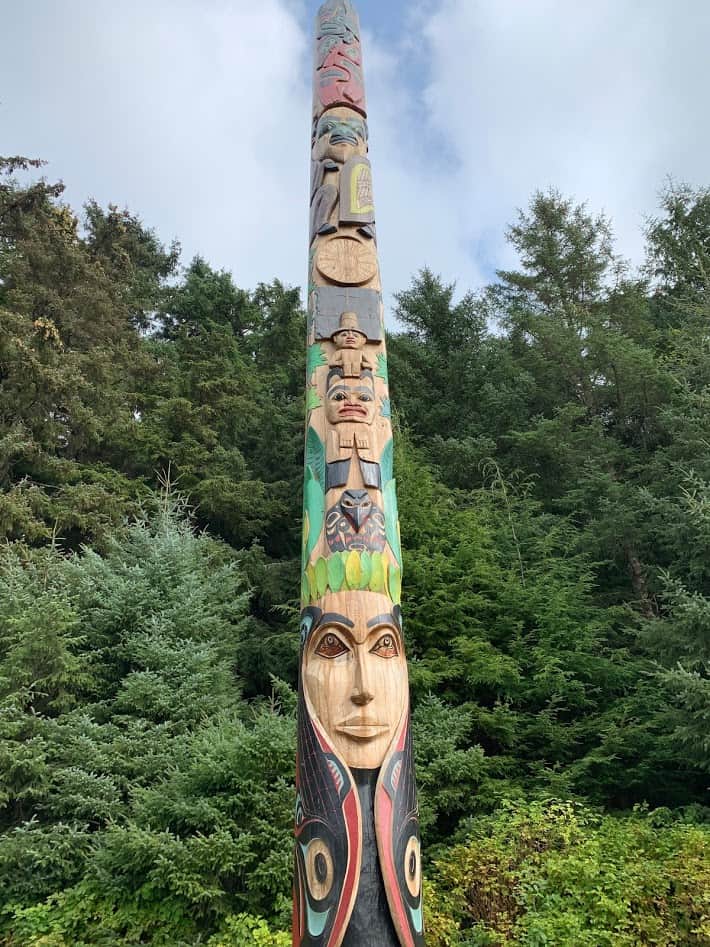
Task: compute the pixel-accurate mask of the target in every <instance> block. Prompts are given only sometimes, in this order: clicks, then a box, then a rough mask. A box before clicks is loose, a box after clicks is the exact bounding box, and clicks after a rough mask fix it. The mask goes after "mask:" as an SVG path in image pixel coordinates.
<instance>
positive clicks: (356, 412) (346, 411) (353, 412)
mask: <svg viewBox="0 0 710 947" xmlns="http://www.w3.org/2000/svg"><path fill="white" fill-rule="evenodd" d="M340 417H341V418H351V417H360V418H366V417H367V411H366V410H365V408H359V407H358V406H357V405H351V406H350V407H348V408H341V409H340Z"/></svg>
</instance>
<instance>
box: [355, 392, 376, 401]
mask: <svg viewBox="0 0 710 947" xmlns="http://www.w3.org/2000/svg"><path fill="white" fill-rule="evenodd" d="M358 397H359V398H360V401H372V400H373V398H372V395H371V394H370V392H369V391H361V392H360V394H359V396H358Z"/></svg>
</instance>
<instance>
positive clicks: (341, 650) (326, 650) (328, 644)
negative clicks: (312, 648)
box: [316, 631, 350, 658]
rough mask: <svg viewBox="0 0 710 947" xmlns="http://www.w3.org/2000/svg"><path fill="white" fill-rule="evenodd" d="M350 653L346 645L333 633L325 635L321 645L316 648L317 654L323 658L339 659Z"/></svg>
mask: <svg viewBox="0 0 710 947" xmlns="http://www.w3.org/2000/svg"><path fill="white" fill-rule="evenodd" d="M349 651H350V649H349V648H348V646H347V645H346V644H343V642H342V641H341V640H340V638H338V636H337V635H335V634H333V632H332V631H331V632H328V634H327V635H323V637H322V638H321V641H320V644H319V645H318V647H317V648H316V654H319V655H320V656H321V657H322V658H339V657H340V655H341V654H347V653H348V652H349Z"/></svg>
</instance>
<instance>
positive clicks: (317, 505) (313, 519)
mask: <svg viewBox="0 0 710 947" xmlns="http://www.w3.org/2000/svg"><path fill="white" fill-rule="evenodd" d="M303 505H304V508H305V513H306V516H307V517H308V534H307V536H305V544H304V549H303V561H304V563H307V562H308V560H309V558H310V556H311V553H312V552H313V550H314V549H315V548H316V544H317V543H318V538H319V536H320V534H321V531H322V529H323V520H324V518H325V494H324V493H323V487H322V486H321V484H320V481H319V480H318V478H317V477H316V476H315V474H314V473H313V468H312V467H306V482H305V484H304V487H303Z"/></svg>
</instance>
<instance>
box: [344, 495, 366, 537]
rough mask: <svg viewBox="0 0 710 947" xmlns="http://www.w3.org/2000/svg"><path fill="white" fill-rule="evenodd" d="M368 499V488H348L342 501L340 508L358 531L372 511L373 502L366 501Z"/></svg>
mask: <svg viewBox="0 0 710 947" xmlns="http://www.w3.org/2000/svg"><path fill="white" fill-rule="evenodd" d="M368 499H369V497H368V494H367V490H348V491H347V492H346V493H345V496H344V497H343V500H342V501H341V503H340V509H341V510H342V512H343V514H344V515H345V516H347V518H348V519H349V520H350V522H351V523H352V524H353V526H354V527H355V531H356V532H357V533H359V532H360V530H361V529H362V527H363V526H364V524H365V523H366V522H367V521H368V520H369V518H370V513H372V504H371V503H368V502H366V501H367V500H368Z"/></svg>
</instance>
